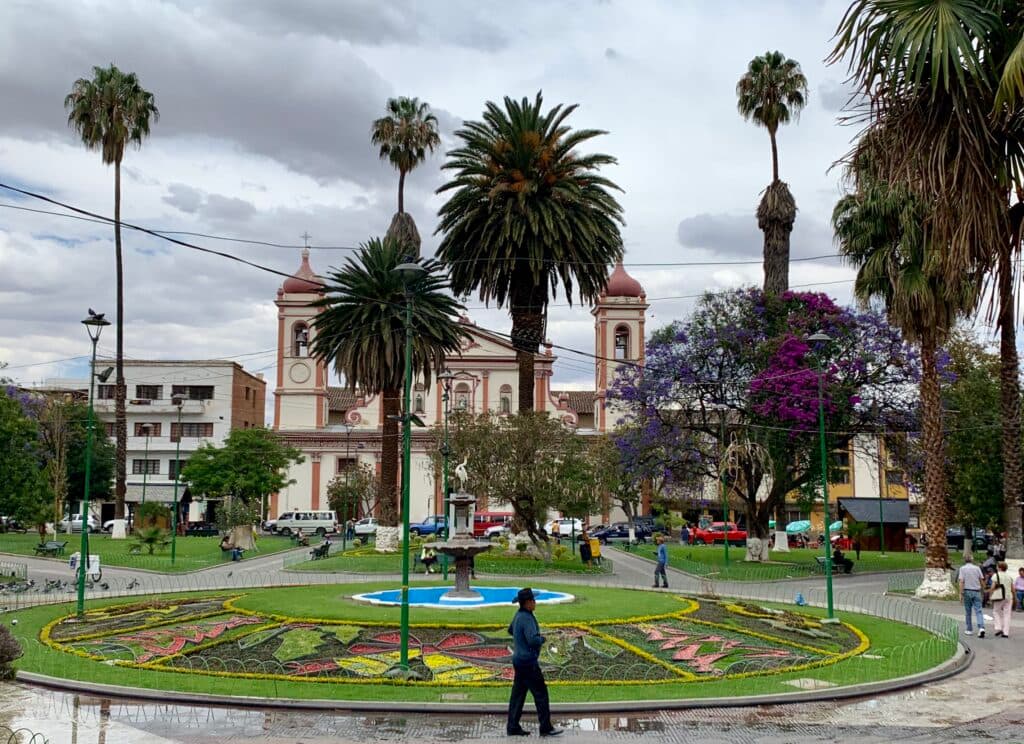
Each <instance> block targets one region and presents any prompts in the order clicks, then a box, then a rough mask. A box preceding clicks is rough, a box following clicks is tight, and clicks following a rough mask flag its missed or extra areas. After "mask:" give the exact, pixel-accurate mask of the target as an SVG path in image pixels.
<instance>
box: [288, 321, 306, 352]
mask: <svg viewBox="0 0 1024 744" xmlns="http://www.w3.org/2000/svg"><path fill="white" fill-rule="evenodd" d="M292 356H295V357H304V356H309V326H307V325H306V324H305V323H296V324H295V325H294V326H292Z"/></svg>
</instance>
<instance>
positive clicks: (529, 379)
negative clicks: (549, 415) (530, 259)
mask: <svg viewBox="0 0 1024 744" xmlns="http://www.w3.org/2000/svg"><path fill="white" fill-rule="evenodd" d="M516 273H517V274H520V276H519V277H518V278H513V281H512V303H511V308H510V314H511V316H512V345H513V346H514V347H515V350H516V364H517V365H518V367H519V405H518V410H519V411H532V410H534V400H533V398H534V385H535V383H536V372H535V370H534V366H535V365H534V355H535V354H536V353H537V351H538V350H539V349H540V342H541V337H542V336H543V334H544V307H543V305H544V297H543V293H544V285H541V287H540V288H539V289H538V288H537V287H536V285H534V284H533V277H532V276H530V275H529V272H528V271H523V272H521V273H520V272H516Z"/></svg>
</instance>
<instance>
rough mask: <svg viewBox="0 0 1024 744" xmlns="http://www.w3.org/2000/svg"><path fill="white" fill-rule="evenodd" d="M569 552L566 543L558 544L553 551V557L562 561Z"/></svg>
mask: <svg viewBox="0 0 1024 744" xmlns="http://www.w3.org/2000/svg"><path fill="white" fill-rule="evenodd" d="M568 554H569V548H567V547H565V546H564V545H556V546H555V547H554V549H553V550H552V551H551V557H552V558H554V559H555V560H556V561H560V560H562V559H563V558H565V557H566V556H567V555H568Z"/></svg>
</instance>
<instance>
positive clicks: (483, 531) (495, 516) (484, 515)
mask: <svg viewBox="0 0 1024 744" xmlns="http://www.w3.org/2000/svg"><path fill="white" fill-rule="evenodd" d="M513 516H514V515H513V514H512V513H511V512H491V511H478V512H476V513H475V514H473V536H474V537H487V532H488V530H490V529H491V528H492V527H499V528H501V527H504V526H506V525H507V524H509V523H510V522H511V521H512V517H513Z"/></svg>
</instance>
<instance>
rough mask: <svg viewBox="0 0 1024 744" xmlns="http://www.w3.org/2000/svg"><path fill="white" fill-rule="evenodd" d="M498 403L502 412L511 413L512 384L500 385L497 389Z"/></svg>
mask: <svg viewBox="0 0 1024 744" xmlns="http://www.w3.org/2000/svg"><path fill="white" fill-rule="evenodd" d="M498 405H499V407H500V409H501V412H502V413H503V414H509V413H512V386H511V385H502V386H501V390H499V391H498Z"/></svg>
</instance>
